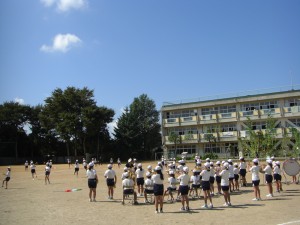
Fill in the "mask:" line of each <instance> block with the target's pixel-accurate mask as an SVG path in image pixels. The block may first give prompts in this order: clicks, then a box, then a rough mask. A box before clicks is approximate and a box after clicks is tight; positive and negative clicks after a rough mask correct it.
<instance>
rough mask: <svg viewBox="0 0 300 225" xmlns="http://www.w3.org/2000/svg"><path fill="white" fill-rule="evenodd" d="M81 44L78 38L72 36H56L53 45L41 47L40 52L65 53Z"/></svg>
mask: <svg viewBox="0 0 300 225" xmlns="http://www.w3.org/2000/svg"><path fill="white" fill-rule="evenodd" d="M80 43H81V40H80V38H79V37H77V36H76V35H74V34H57V35H56V36H55V37H54V38H53V44H52V45H51V46H48V45H43V46H42V47H41V48H40V50H41V51H43V52H63V53H65V52H67V51H69V50H70V49H71V47H73V46H76V45H78V44H80Z"/></svg>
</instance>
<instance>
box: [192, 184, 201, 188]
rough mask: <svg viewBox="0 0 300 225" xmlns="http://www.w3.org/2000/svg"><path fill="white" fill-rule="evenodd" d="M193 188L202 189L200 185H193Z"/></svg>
mask: <svg viewBox="0 0 300 225" xmlns="http://www.w3.org/2000/svg"><path fill="white" fill-rule="evenodd" d="M192 188H194V189H197V188H200V184H192Z"/></svg>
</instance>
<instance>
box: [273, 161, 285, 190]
mask: <svg viewBox="0 0 300 225" xmlns="http://www.w3.org/2000/svg"><path fill="white" fill-rule="evenodd" d="M273 174H274V175H273V176H274V180H275V182H276V192H280V191H283V190H282V183H281V169H280V162H279V161H276V162H275V167H274V169H273Z"/></svg>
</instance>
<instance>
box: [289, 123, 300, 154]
mask: <svg viewBox="0 0 300 225" xmlns="http://www.w3.org/2000/svg"><path fill="white" fill-rule="evenodd" d="M291 131H292V137H291V139H292V140H293V141H294V145H293V156H294V157H297V156H298V157H299V156H300V132H299V130H297V129H296V128H294V127H293V128H292V129H291Z"/></svg>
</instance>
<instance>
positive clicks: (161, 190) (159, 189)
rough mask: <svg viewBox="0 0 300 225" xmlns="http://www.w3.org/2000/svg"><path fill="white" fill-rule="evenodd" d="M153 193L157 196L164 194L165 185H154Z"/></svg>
mask: <svg viewBox="0 0 300 225" xmlns="http://www.w3.org/2000/svg"><path fill="white" fill-rule="evenodd" d="M153 193H154V195H155V196H159V195H163V194H164V185H163V184H154V186H153Z"/></svg>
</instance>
